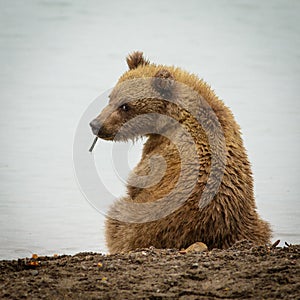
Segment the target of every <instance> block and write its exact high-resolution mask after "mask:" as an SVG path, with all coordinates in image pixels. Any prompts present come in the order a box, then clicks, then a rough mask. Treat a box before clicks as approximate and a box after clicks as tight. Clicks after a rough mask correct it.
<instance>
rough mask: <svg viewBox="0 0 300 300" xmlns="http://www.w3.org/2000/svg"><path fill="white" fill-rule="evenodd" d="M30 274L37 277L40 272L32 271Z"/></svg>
mask: <svg viewBox="0 0 300 300" xmlns="http://www.w3.org/2000/svg"><path fill="white" fill-rule="evenodd" d="M30 274H31V275H32V276H36V275H38V274H39V271H38V270H31V271H30Z"/></svg>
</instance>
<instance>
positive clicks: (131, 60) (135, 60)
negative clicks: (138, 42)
mask: <svg viewBox="0 0 300 300" xmlns="http://www.w3.org/2000/svg"><path fill="white" fill-rule="evenodd" d="M126 61H127V65H128V67H129V69H130V70H132V69H136V68H137V67H138V66H146V65H149V64H150V62H149V60H147V59H145V58H144V56H143V52H140V51H135V52H133V53H131V54H129V55H128V56H127V58H126Z"/></svg>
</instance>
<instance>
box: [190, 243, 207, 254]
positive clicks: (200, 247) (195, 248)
mask: <svg viewBox="0 0 300 300" xmlns="http://www.w3.org/2000/svg"><path fill="white" fill-rule="evenodd" d="M204 251H208V248H207V246H206V245H205V244H204V243H201V242H197V243H194V244H192V245H191V246H189V247H188V248H186V249H185V252H186V253H189V252H204Z"/></svg>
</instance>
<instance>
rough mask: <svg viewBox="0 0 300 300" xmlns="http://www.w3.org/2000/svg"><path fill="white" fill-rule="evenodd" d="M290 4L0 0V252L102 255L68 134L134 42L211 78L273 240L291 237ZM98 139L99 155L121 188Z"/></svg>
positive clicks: (298, 238) (298, 132)
mask: <svg viewBox="0 0 300 300" xmlns="http://www.w3.org/2000/svg"><path fill="white" fill-rule="evenodd" d="M87 3H88V4H87ZM299 11H300V3H299V1H283V0H282V1H253V0H252V1H233V0H231V1H149V2H142V1H137V0H134V1H89V2H84V1H71V0H68V1H67V0H61V1H50V0H49V1H33V0H29V1H23V2H21V1H1V2H0V101H1V119H0V122H1V124H0V141H1V148H0V151H1V155H0V182H1V186H0V258H1V259H4V258H5V259H6V258H16V257H22V256H30V255H31V253H38V254H41V255H42V254H49V255H51V254H54V253H59V254H62V253H67V254H72V253H75V252H78V251H106V247H105V242H104V237H103V229H104V218H103V216H102V215H101V214H99V213H98V212H97V211H96V210H94V209H93V208H92V207H91V206H90V205H89V204H88V202H87V201H86V200H85V199H84V197H83V196H82V195H81V193H80V191H79V189H78V186H77V184H76V178H75V176H74V171H73V162H72V144H73V136H74V133H75V130H76V126H77V124H78V122H79V119H80V117H81V115H82V113H83V112H84V110H85V109H86V107H87V106H88V105H89V103H90V102H91V101H92V100H93V99H94V98H96V97H97V96H98V95H99V94H101V93H102V92H104V91H105V90H107V89H109V88H111V87H112V86H113V85H114V84H115V82H116V80H117V78H118V77H119V76H120V75H121V74H122V73H123V72H124V71H125V70H126V64H125V60H124V58H125V56H126V55H127V54H128V52H131V51H133V50H143V51H144V52H145V53H146V55H147V56H148V57H149V58H150V59H151V60H152V61H154V62H158V63H162V64H174V65H178V66H180V67H183V68H184V69H186V70H189V71H191V72H194V73H196V74H198V75H199V76H200V77H203V78H204V79H205V80H206V81H207V82H209V83H210V84H211V85H212V87H213V88H214V90H215V91H216V93H217V94H218V95H219V96H220V97H221V98H222V99H224V101H225V103H226V104H227V105H228V106H229V107H230V108H231V109H232V111H233V112H234V114H235V116H236V118H237V120H238V122H239V123H240V125H241V127H242V131H243V136H244V140H245V144H246V147H247V149H248V153H249V157H250V160H251V162H252V164H253V172H254V178H255V194H256V199H257V206H258V210H259V212H260V214H261V215H262V216H263V217H264V218H265V219H267V220H268V221H269V222H270V223H271V224H272V227H273V230H274V240H275V239H278V238H279V239H281V241H282V242H284V241H287V242H289V243H300V233H299V227H300V220H299V217H300V213H299V194H300V193H299V192H300V187H299V185H300V182H299V178H300V171H299V165H300V164H299V162H300V159H299V153H300V151H299V150H300V149H299V144H300V143H299V142H300V127H299V124H300V117H299V113H300V101H299V94H300V86H299V82H300V63H299V58H300V56H299V49H300V39H299V36H300V24H299V22H300V19H299V16H298V14H299ZM99 109H100V108H99ZM97 113H98V112H95V115H96V114H97ZM91 141H92V135H91ZM107 147H109V146H108V144H107V143H105V142H99V143H98V145H97V157H98V161H99V160H100V161H101V159H102V165H103V168H102V169H103V170H105V174H104V175H105V181H106V184H107V185H109V186H110V187H111V188H112V189H113V190H114V192H115V194H116V196H118V195H121V194H122V192H123V191H124V187H123V183H122V182H121V181H120V180H116V179H115V175H114V170H113V168H110V165H109V161H110V153H109V151H108V148H107ZM140 148H141V144H136V145H134V146H130V147H129V150H130V151H129V161H131V162H130V165H131V166H133V165H134V162H135V161H136V159H137V157H138V155H139V153H140ZM100 168H101V162H100ZM99 196H100V197H101V195H99Z"/></svg>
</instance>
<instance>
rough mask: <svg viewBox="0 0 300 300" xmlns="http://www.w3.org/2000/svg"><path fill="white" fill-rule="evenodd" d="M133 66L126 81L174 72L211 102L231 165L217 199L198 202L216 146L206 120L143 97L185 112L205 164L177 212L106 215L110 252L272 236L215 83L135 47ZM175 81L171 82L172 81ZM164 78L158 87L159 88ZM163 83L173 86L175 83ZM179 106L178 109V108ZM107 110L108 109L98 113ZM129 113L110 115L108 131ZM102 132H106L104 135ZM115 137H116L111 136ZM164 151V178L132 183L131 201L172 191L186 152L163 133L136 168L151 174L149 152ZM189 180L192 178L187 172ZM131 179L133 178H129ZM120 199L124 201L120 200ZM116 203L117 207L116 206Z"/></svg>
mask: <svg viewBox="0 0 300 300" xmlns="http://www.w3.org/2000/svg"><path fill="white" fill-rule="evenodd" d="M127 63H128V66H129V69H130V70H129V71H127V72H126V73H125V74H123V75H122V76H121V78H120V79H119V82H118V84H117V87H118V85H119V84H120V83H122V82H125V81H126V80H129V79H134V78H141V77H145V78H147V77H149V78H150V77H163V78H168V77H170V78H171V79H172V80H173V79H174V80H175V81H177V82H181V83H183V84H185V85H187V86H189V87H190V88H191V89H193V90H195V91H196V92H198V93H199V94H200V95H201V96H202V97H203V98H204V99H205V100H206V101H207V103H208V104H209V105H210V107H211V108H212V109H213V111H214V113H215V114H216V115H217V117H218V119H219V122H220V124H221V126H222V129H223V132H224V136H225V141H226V158H227V162H226V167H225V172H224V176H223V180H222V183H221V186H220V188H219V190H218V193H217V194H216V196H215V197H214V199H213V201H212V202H211V203H210V204H209V205H208V206H206V207H204V208H203V209H201V210H200V209H199V207H198V202H199V199H200V195H201V193H202V192H203V189H204V187H205V184H206V182H207V178H208V174H209V171H210V167H211V164H210V151H211V150H210V147H209V144H208V141H207V138H206V137H205V134H204V133H203V130H202V128H201V126H198V125H197V124H194V123H195V122H194V121H193V120H192V119H191V118H189V117H186V116H184V114H183V113H182V112H178V111H176V108H173V106H172V105H165V104H164V103H163V102H161V101H158V100H157V101H156V100H151V103H146V101H150V100H142V101H141V102H144V103H143V104H145V105H146V107H148V108H147V109H148V111H151V110H153V111H157V112H162V113H163V112H164V113H168V114H169V115H170V116H173V115H174V116H175V118H179V119H180V122H182V123H183V124H185V126H186V127H187V128H188V129H189V131H190V133H191V134H192V135H193V138H194V140H195V141H196V144H197V151H198V153H200V154H199V156H200V162H201V164H200V165H198V166H197V168H198V169H199V178H198V183H197V185H196V187H195V189H194V191H193V193H192V195H191V197H190V198H189V199H188V201H186V202H185V204H184V205H182V206H181V207H180V208H179V209H177V210H176V211H174V212H173V213H172V214H170V215H168V216H166V217H164V218H162V219H159V220H156V221H152V222H147V223H140V224H139V223H126V222H121V221H118V220H115V219H113V218H110V217H108V218H107V220H106V241H107V246H108V249H109V252H110V253H116V252H122V251H130V250H133V249H136V248H141V247H149V246H154V247H157V248H178V249H181V248H186V247H188V246H189V245H191V244H192V243H194V242H198V241H201V242H204V243H205V244H207V246H208V248H209V249H212V248H214V247H217V248H222V249H224V248H228V247H230V246H231V245H232V244H233V243H235V242H236V241H239V240H242V239H248V240H251V241H253V242H254V243H256V244H265V243H269V242H270V237H271V230H270V227H269V224H268V223H267V222H265V221H263V220H262V219H261V218H260V217H259V216H258V213H257V211H256V206H255V200H254V195H253V178H252V172H251V166H250V163H249V161H248V158H247V154H246V150H245V148H244V146H243V141H242V138H241V133H240V128H239V126H238V125H237V123H236V121H235V119H234V117H233V115H232V113H231V111H230V110H229V109H228V108H227V107H226V106H225V105H224V103H223V102H222V101H221V100H220V99H218V97H217V96H216V95H215V93H214V92H213V91H212V89H211V88H210V86H209V85H208V84H206V83H205V82H204V81H203V80H201V79H199V78H198V77H197V76H195V75H192V74H189V73H187V72H185V71H183V70H181V69H179V68H175V67H167V66H162V65H155V64H150V63H149V61H147V60H145V59H144V58H143V56H142V53H141V52H135V53H133V54H131V55H130V56H129V57H128V58H127ZM170 85H171V83H170ZM159 88H160V86H159V82H158V86H156V89H159ZM161 89H162V90H163V89H165V90H170V88H169V83H167V84H164V85H163V86H162V87H161ZM141 102H140V103H136V104H135V102H134V103H133V105H134V107H133V110H132V111H135V112H137V111H142V110H143V109H144V110H145V108H143V106H142V105H141ZM173 110H174V111H173ZM103 114H105V110H104V111H103V112H102V113H101V114H100V116H99V117H98V118H101V116H102V115H103ZM123 119H124V117H123V115H122V114H121V113H120V112H118V111H115V112H114V113H113V114H111V117H109V118H107V120H106V122H105V123H104V125H103V127H104V129H105V130H106V131H107V132H112V131H116V130H117V128H118V126H119V125H120V124H121V123H122V122H124V120H123ZM100 137H101V136H100ZM108 139H110V138H108ZM155 154H162V155H163V156H164V158H165V160H166V164H167V169H166V172H165V175H164V177H163V179H162V180H161V181H160V182H159V183H158V184H156V185H155V186H152V187H149V188H145V189H141V188H135V187H134V186H133V185H130V184H128V195H127V196H126V197H124V199H125V200H126V201H128V202H152V201H155V200H157V199H159V198H161V197H164V196H165V195H167V194H168V193H169V192H170V191H171V190H172V189H173V188H174V186H175V185H176V182H177V180H178V176H179V175H178V174H179V168H180V157H179V155H178V151H177V150H176V147H175V146H174V145H172V143H170V141H169V140H168V139H166V138H165V137H163V136H160V135H149V136H148V139H147V142H146V143H145V145H144V148H143V154H142V159H141V161H140V163H139V164H138V165H137V167H136V168H135V170H134V171H135V173H136V174H138V175H145V174H147V173H148V172H149V165H148V157H149V156H151V155H155ZM187 180H188V178H187ZM129 183H130V178H129ZM116 205H118V204H116ZM112 209H114V207H112Z"/></svg>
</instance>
